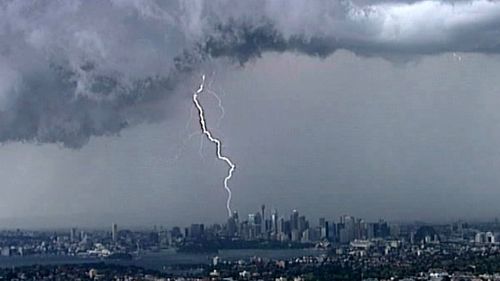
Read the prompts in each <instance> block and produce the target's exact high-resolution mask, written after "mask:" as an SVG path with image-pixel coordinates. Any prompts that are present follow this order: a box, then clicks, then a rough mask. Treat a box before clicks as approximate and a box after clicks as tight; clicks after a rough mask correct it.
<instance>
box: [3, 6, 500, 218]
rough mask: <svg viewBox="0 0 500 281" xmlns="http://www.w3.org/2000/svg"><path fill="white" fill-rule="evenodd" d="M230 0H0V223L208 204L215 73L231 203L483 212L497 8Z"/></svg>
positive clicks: (217, 208)
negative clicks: (204, 126)
mask: <svg viewBox="0 0 500 281" xmlns="http://www.w3.org/2000/svg"><path fill="white" fill-rule="evenodd" d="M207 3H210V4H207ZM232 3H235V4H234V5H228V4H227V2H225V1H222V0H221V1H211V2H196V1H171V2H163V1H160V2H155V1H152V2H145V1H110V2H104V1H95V2H94V1H85V2H80V1H65V2H58V1H51V2H44V4H40V5H35V4H33V3H31V2H27V1H26V2H17V1H16V2H4V3H1V4H0V18H2V20H0V39H1V40H0V142H2V143H3V145H2V146H1V147H0V157H1V159H3V160H4V161H1V163H0V178H2V179H3V180H2V182H0V191H1V193H2V196H0V227H1V226H2V225H6V226H16V225H38V226H47V225H58V226H66V225H69V224H71V225H75V224H76V225H87V226H93V225H108V224H109V223H110V222H111V221H115V222H118V223H119V224H121V225H124V224H125V225H147V224H153V223H157V224H173V223H180V224H185V223H189V222H191V221H202V220H208V221H221V220H223V219H224V217H225V215H226V214H225V200H226V194H225V192H224V190H223V188H222V185H221V181H222V179H223V177H224V176H225V172H226V166H224V164H223V163H220V162H218V161H217V160H216V159H215V157H214V154H213V152H214V147H213V146H211V145H210V144H209V143H208V142H207V141H205V144H204V146H203V151H202V154H203V156H200V155H199V150H200V137H199V136H194V137H192V138H191V139H187V137H188V136H189V135H190V134H191V133H192V132H195V131H196V130H197V129H198V127H197V123H196V119H195V118H193V119H191V123H189V124H188V125H189V126H188V127H187V129H186V122H187V121H188V120H190V110H191V108H192V104H191V94H192V91H193V90H194V89H196V88H197V86H198V83H199V77H200V75H201V73H203V72H206V73H207V74H210V73H212V72H213V71H215V72H216V73H217V74H216V75H215V78H216V81H215V83H214V84H213V89H214V90H216V91H217V92H218V93H219V94H221V95H222V99H223V103H224V106H225V112H226V114H225V117H224V119H223V120H222V122H221V123H220V127H218V128H214V127H215V126H216V124H217V119H218V114H219V109H218V107H217V103H216V100H215V99H214V98H213V97H211V96H210V95H208V94H204V95H203V96H202V102H203V103H204V105H205V106H206V108H207V114H208V118H209V119H208V122H209V123H208V125H209V126H210V127H212V128H214V132H215V133H216V134H217V135H218V136H219V137H220V138H222V139H223V141H224V149H225V153H226V154H229V155H231V157H232V159H233V160H234V161H235V162H236V164H237V167H238V168H237V171H236V173H235V176H234V178H233V180H232V181H231V182H230V184H231V186H232V188H233V191H234V193H233V195H234V197H233V205H232V206H233V209H237V210H239V211H240V212H242V213H243V214H246V213H247V212H250V211H253V210H254V209H256V208H258V206H260V204H261V203H265V204H266V205H267V206H268V208H269V209H271V208H272V207H276V208H279V209H280V210H281V211H282V212H288V211H289V210H290V209H292V208H298V209H299V210H300V211H303V212H305V213H307V214H309V215H312V216H320V215H322V216H327V217H337V216H338V215H341V214H344V213H349V214H352V215H356V216H362V217H365V218H367V219H377V218H378V217H385V218H388V219H392V220H398V219H427V220H429V219H432V220H443V219H454V218H459V217H465V218H490V217H494V216H497V215H498V208H496V207H495V198H497V196H499V195H500V190H499V189H498V184H499V180H500V177H499V176H498V175H497V174H498V173H497V172H496V171H497V170H498V165H499V164H500V160H497V159H500V158H499V156H500V155H499V152H500V151H499V149H498V148H497V147H498V145H497V144H498V143H499V142H498V138H499V137H500V128H499V126H500V125H497V124H500V123H499V122H498V121H499V120H498V119H499V118H500V114H499V113H497V112H498V110H497V108H498V106H497V105H498V103H499V101H500V100H499V99H498V92H499V91H498V90H499V88H500V86H498V83H497V81H499V77H498V76H499V75H500V74H498V71H497V70H498V67H499V65H500V64H499V63H500V60H499V58H498V55H497V53H498V52H499V50H500V41H499V39H498V38H500V37H499V36H498V33H499V32H500V20H499V19H500V4H498V3H496V2H492V1H485V0H475V1H410V2H409V1H390V2H384V1H377V2H371V3H370V2H366V1H310V2H307V3H308V4H307V5H306V4H304V3H305V2H301V1H291V2H290V1H264V0H262V1H254V2H232ZM64 23H66V24H64ZM70 23H71V24H70ZM454 53H455V55H454ZM319 57H322V58H319ZM210 78H213V76H210ZM224 93H225V94H224ZM177 156H179V157H177Z"/></svg>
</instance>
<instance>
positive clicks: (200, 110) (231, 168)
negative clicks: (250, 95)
mask: <svg viewBox="0 0 500 281" xmlns="http://www.w3.org/2000/svg"><path fill="white" fill-rule="evenodd" d="M204 88H205V75H202V76H201V83H200V87H199V88H198V90H196V92H194V94H193V103H194V105H195V106H196V109H198V114H199V118H200V120H199V121H200V126H201V130H202V132H203V134H204V135H205V136H206V137H207V139H208V140H209V141H210V142H212V143H214V144H215V148H216V152H217V158H218V159H219V160H221V161H224V162H225V163H226V164H227V165H228V166H229V170H228V172H227V176H226V177H225V178H224V189H226V191H227V201H226V208H227V212H228V215H229V216H231V215H232V213H233V212H232V211H231V196H232V193H231V189H230V188H229V185H228V182H229V180H230V179H231V178H232V177H233V173H234V170H235V169H236V165H234V163H233V162H232V161H231V159H229V157H226V156H224V155H222V142H221V141H220V140H219V139H218V138H216V137H214V136H213V135H212V133H211V132H210V130H209V129H208V128H207V124H206V121H205V112H204V111H203V106H201V104H200V101H199V100H198V95H199V94H201V93H202V92H203V90H204Z"/></svg>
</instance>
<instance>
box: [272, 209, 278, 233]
mask: <svg viewBox="0 0 500 281" xmlns="http://www.w3.org/2000/svg"><path fill="white" fill-rule="evenodd" d="M271 232H272V234H273V235H274V236H275V237H276V235H277V234H278V211H277V210H276V209H274V210H273V213H272V215H271Z"/></svg>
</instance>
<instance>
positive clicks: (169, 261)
mask: <svg viewBox="0 0 500 281" xmlns="http://www.w3.org/2000/svg"><path fill="white" fill-rule="evenodd" d="M324 253H325V252H324V251H321V250H316V249H274V250H267V249H266V250H261V249H244V250H221V251H219V253H218V254H214V253H176V252H175V251H174V250H165V251H160V252H150V253H144V254H142V255H140V256H139V257H136V258H134V259H132V260H123V261H121V260H102V259H99V258H89V257H75V256H27V257H0V267H18V266H29V265H35V264H39V265H58V264H82V263H95V262H106V263H114V264H122V265H135V266H140V267H144V268H147V269H154V270H164V269H165V268H166V267H169V266H173V265H189V264H210V263H211V262H212V259H213V257H215V256H219V257H220V258H221V260H226V261H237V260H247V259H250V258H252V257H260V258H263V259H290V258H296V257H302V256H319V255H322V254H324Z"/></svg>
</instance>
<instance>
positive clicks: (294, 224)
mask: <svg viewBox="0 0 500 281" xmlns="http://www.w3.org/2000/svg"><path fill="white" fill-rule="evenodd" d="M290 224H291V228H292V230H293V229H297V230H298V229H299V212H298V211H297V210H293V212H292V215H291V216H290Z"/></svg>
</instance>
